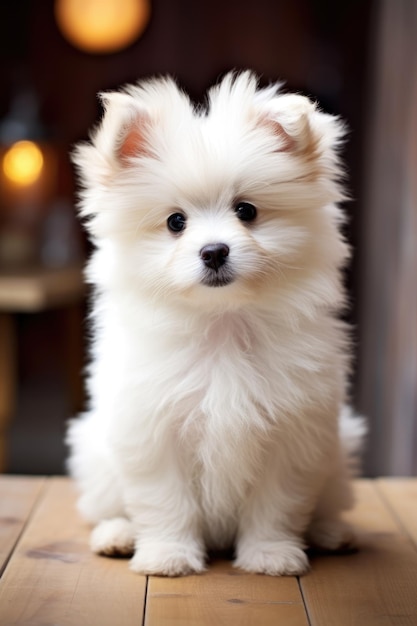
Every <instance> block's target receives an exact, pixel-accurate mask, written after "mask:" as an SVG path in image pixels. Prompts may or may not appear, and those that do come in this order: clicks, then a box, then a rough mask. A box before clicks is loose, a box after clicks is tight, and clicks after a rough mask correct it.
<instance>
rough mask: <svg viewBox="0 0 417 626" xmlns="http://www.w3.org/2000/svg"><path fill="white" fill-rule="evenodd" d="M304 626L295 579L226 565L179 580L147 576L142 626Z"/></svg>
mask: <svg viewBox="0 0 417 626" xmlns="http://www.w3.org/2000/svg"><path fill="white" fill-rule="evenodd" d="M174 624H175V625H177V624H178V626H183V625H186V626H213V625H215V626H233V625H239V626H277V625H279V624H282V625H283V626H284V625H285V626H308V621H307V617H306V614H305V610H304V605H303V601H302V597H301V594H300V591H299V588H298V584H297V580H296V579H295V578H273V577H269V576H256V575H250V574H245V573H243V572H239V571H237V570H235V569H234V568H232V566H231V563H229V562H227V561H216V562H214V563H212V564H210V566H209V569H208V571H207V572H206V573H205V574H202V575H199V576H187V577H185V578H174V579H166V578H157V577H150V579H149V584H148V595H147V604H146V615H145V626H171V625H174Z"/></svg>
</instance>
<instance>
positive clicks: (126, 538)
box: [90, 517, 135, 556]
mask: <svg viewBox="0 0 417 626" xmlns="http://www.w3.org/2000/svg"><path fill="white" fill-rule="evenodd" d="M134 540H135V537H134V531H133V525H132V523H131V522H130V521H129V520H127V519H125V518H124V517H115V518H113V519H106V520H103V521H102V522H100V523H99V524H97V526H96V527H95V528H94V530H93V532H92V533H91V537H90V547H91V549H92V551H93V552H95V553H96V554H103V555H105V556H130V555H131V554H133V550H134Z"/></svg>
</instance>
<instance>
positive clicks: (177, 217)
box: [167, 213, 187, 233]
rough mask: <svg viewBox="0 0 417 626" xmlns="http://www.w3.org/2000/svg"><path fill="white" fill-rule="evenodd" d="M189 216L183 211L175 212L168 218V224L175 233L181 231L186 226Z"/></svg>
mask: <svg viewBox="0 0 417 626" xmlns="http://www.w3.org/2000/svg"><path fill="white" fill-rule="evenodd" d="M186 221H187V218H186V217H185V215H183V214H182V213H173V214H172V215H170V216H169V218H168V219H167V225H168V228H169V230H170V231H172V232H173V233H180V232H181V231H182V230H184V228H185V224H186Z"/></svg>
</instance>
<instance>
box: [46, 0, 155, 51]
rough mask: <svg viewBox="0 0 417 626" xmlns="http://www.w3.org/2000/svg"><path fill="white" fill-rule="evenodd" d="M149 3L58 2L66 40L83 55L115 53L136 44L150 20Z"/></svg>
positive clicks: (106, 0) (58, 16) (110, 0)
mask: <svg viewBox="0 0 417 626" xmlns="http://www.w3.org/2000/svg"><path fill="white" fill-rule="evenodd" d="M150 13H151V10H150V0H56V2H55V18H56V21H57V24H58V26H59V28H60V30H61V32H62V34H63V35H64V37H65V38H66V39H68V41H69V42H70V43H72V44H73V45H74V46H76V47H77V48H79V49H81V50H83V51H84V52H91V53H96V54H97V53H98V54H105V53H110V52H116V51H118V50H121V49H123V48H125V47H126V46H128V45H129V44H131V43H133V42H134V41H135V39H137V38H138V37H139V36H140V35H141V34H142V32H143V30H144V29H145V27H146V25H147V23H148V21H149V17H150Z"/></svg>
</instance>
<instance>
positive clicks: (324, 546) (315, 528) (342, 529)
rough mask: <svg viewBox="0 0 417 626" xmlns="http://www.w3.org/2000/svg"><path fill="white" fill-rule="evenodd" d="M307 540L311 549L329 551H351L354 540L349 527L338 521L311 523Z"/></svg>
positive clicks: (319, 520)
mask: <svg viewBox="0 0 417 626" xmlns="http://www.w3.org/2000/svg"><path fill="white" fill-rule="evenodd" d="M307 539H308V543H309V545H311V546H312V547H313V548H319V549H321V550H330V551H335V550H337V551H342V550H343V551H351V550H355V548H356V538H355V535H354V533H353V530H352V529H351V527H350V526H349V525H348V524H346V523H345V522H343V521H342V520H339V519H317V520H314V521H313V522H312V523H311V526H310V528H309V530H308V534H307Z"/></svg>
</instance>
